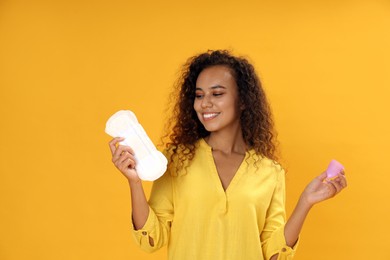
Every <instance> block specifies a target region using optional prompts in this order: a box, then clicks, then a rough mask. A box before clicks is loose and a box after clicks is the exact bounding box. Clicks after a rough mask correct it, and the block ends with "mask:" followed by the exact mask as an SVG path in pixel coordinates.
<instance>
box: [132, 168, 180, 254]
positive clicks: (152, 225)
mask: <svg viewBox="0 0 390 260" xmlns="http://www.w3.org/2000/svg"><path fill="white" fill-rule="evenodd" d="M172 193H173V191H172V176H171V175H170V173H169V172H166V173H165V174H164V175H163V176H162V177H161V178H160V179H158V180H156V181H155V182H154V183H153V187H152V192H151V195H150V199H149V202H148V203H149V215H148V218H147V220H146V222H145V224H144V226H143V227H142V228H141V229H138V230H135V228H134V224H133V223H131V224H132V225H131V229H132V234H133V237H134V239H135V241H136V243H137V244H138V246H139V247H140V248H141V249H143V250H144V251H146V252H150V253H151V252H154V251H156V250H157V249H159V248H161V247H162V246H164V245H165V244H167V242H168V240H169V233H170V228H171V224H172V219H173V194H172ZM149 238H152V239H153V245H151V244H150V242H149Z"/></svg>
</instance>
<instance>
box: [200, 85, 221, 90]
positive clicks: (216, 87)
mask: <svg viewBox="0 0 390 260" xmlns="http://www.w3.org/2000/svg"><path fill="white" fill-rule="evenodd" d="M218 88H223V89H226V87H224V86H222V85H214V86H212V87H211V89H218ZM195 90H203V89H202V88H201V87H196V88H195Z"/></svg>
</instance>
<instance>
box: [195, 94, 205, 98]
mask: <svg viewBox="0 0 390 260" xmlns="http://www.w3.org/2000/svg"><path fill="white" fill-rule="evenodd" d="M202 97H203V96H202V95H199V94H197V95H195V98H202Z"/></svg>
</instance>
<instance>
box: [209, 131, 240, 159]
mask: <svg viewBox="0 0 390 260" xmlns="http://www.w3.org/2000/svg"><path fill="white" fill-rule="evenodd" d="M205 141H206V142H207V144H208V145H209V146H211V148H212V149H213V151H220V152H222V153H224V154H232V153H239V154H245V152H246V151H247V145H246V143H245V141H244V138H243V137H242V131H241V128H238V129H237V130H236V131H218V132H211V133H210V135H209V136H207V137H206V138H205Z"/></svg>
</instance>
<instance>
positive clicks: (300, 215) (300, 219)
mask: <svg viewBox="0 0 390 260" xmlns="http://www.w3.org/2000/svg"><path fill="white" fill-rule="evenodd" d="M311 207H312V205H310V204H309V203H308V202H307V201H305V200H304V199H303V198H302V197H301V198H300V199H299V201H298V203H297V205H296V207H295V209H294V211H293V213H292V214H291V216H290V218H289V219H288V221H287V223H286V225H285V227H284V236H285V238H286V245H287V246H289V247H293V246H294V245H295V243H296V242H297V240H298V237H299V234H300V232H301V230H302V226H303V223H304V222H305V219H306V216H307V214H308V213H309V211H310V209H311Z"/></svg>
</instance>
